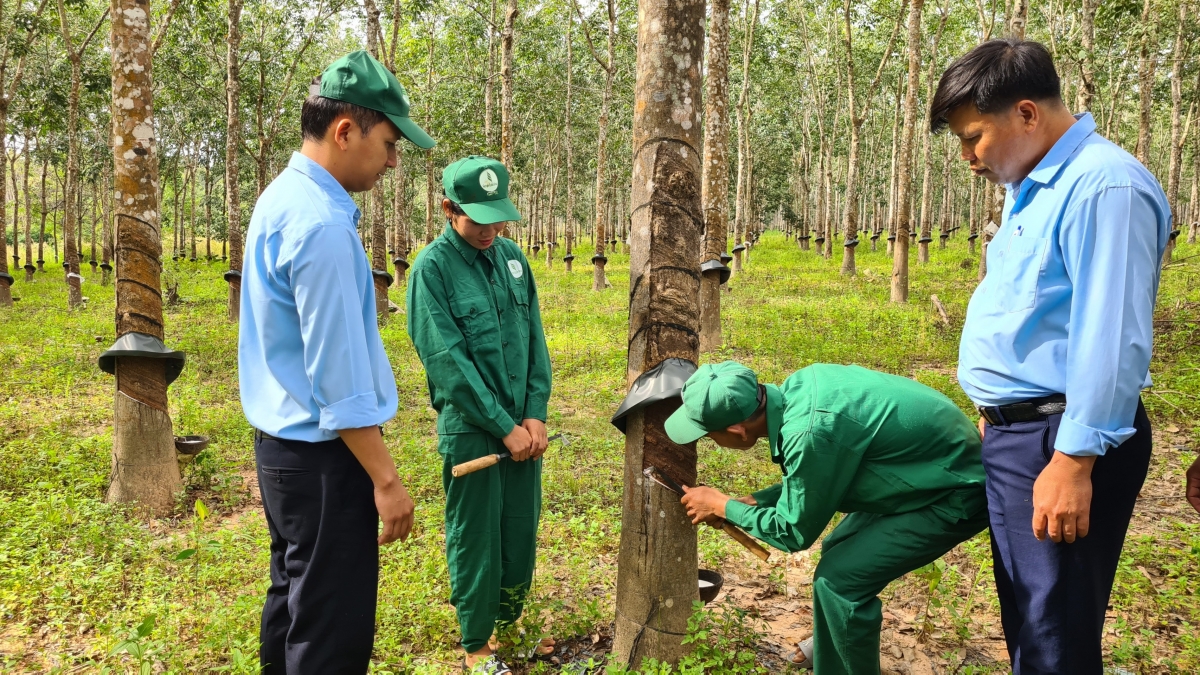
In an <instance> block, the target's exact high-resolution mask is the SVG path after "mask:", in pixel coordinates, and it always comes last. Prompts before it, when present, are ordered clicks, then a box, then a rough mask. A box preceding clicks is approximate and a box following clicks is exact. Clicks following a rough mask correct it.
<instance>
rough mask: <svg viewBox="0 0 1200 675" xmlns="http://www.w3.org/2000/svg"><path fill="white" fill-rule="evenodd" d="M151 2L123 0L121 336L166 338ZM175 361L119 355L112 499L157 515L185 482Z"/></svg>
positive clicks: (119, 25) (115, 52)
mask: <svg viewBox="0 0 1200 675" xmlns="http://www.w3.org/2000/svg"><path fill="white" fill-rule="evenodd" d="M147 10H148V5H147V4H146V2H145V0H140V1H139V0H113V15H114V16H115V17H118V20H116V21H113V22H112V24H111V25H112V37H111V42H110V44H111V49H112V97H113V99H112V107H111V108H110V109H111V110H112V124H113V190H114V193H115V194H117V195H119V198H117V199H116V200H115V207H116V221H117V247H116V249H117V250H116V253H117V284H116V304H117V336H118V337H119V336H122V335H125V334H126V333H130V332H139V333H146V334H149V335H153V336H154V337H157V338H158V339H160V340H161V339H163V315H162V296H161V293H160V290H159V288H160V287H159V275H160V273H161V271H162V262H161V261H160V259H159V256H160V254H161V251H162V242H161V240H160V238H159V237H160V232H159V213H158V208H159V204H158V189H157V186H158V157H157V155H156V154H155V147H154V146H155V143H154V120H153V117H152V110H153V100H152V92H153V91H154V88H153V85H152V83H151V77H150V65H151V63H150V62H151V58H150V50H149V45H150V19H149V16H148V13H147ZM165 363H166V362H165V361H163V360H162V359H146V358H141V357H119V358H118V359H117V362H116V376H117V391H116V399H115V402H114V415H113V462H112V482H111V483H110V484H109V487H108V496H107V500H108V501H109V502H137V503H138V504H139V505H141V506H142V507H144V508H146V509H148V510H149V511H150V512H151V513H153V514H156V515H162V514H166V513H169V512H170V511H171V510H172V507H173V506H174V502H175V494H176V493H177V492H178V491H179V490H180V488H181V487H182V481H181V480H180V476H179V465H178V464H177V463H176V461H175V444H174V440H173V438H172V433H171V417H170V415H169V414H168V412H167V379H166V370H165V366H164V364H165Z"/></svg>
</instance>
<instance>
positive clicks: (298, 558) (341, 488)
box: [254, 438, 379, 675]
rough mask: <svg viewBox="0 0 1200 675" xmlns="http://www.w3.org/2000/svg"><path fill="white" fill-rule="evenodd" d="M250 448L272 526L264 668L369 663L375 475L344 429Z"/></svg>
mask: <svg viewBox="0 0 1200 675" xmlns="http://www.w3.org/2000/svg"><path fill="white" fill-rule="evenodd" d="M254 455H255V460H256V463H257V464H258V486H259V490H260V491H261V492H262V501H263V510H264V511H265V512H266V515H267V529H268V530H269V531H270V533H271V586H270V587H269V588H268V589H267V599H266V603H265V604H264V605H263V613H262V626H261V629H260V633H259V639H260V640H261V647H260V652H259V657H260V660H261V663H262V672H263V673H265V674H267V675H302V674H307V673H314V674H316V673H320V674H322V675H325V674H337V675H360V674H361V673H365V672H367V667H368V665H369V663H370V660H371V649H372V647H373V645H374V642H375V596H376V587H377V586H378V581H379V545H378V543H377V540H376V538H377V537H378V529H379V513H378V512H377V511H376V510H375V491H374V486H373V485H372V483H371V478H370V476H368V475H367V472H366V470H365V469H363V467H362V465H361V464H359V463H358V459H357V458H355V457H354V454H353V453H351V452H350V448H348V447H346V444H345V443H344V442H343V441H341V440H340V439H339V440H334V441H327V442H324V443H305V442H302V441H285V440H279V439H268V438H257V439H256V440H255V443H254Z"/></svg>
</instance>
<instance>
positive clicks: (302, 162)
mask: <svg viewBox="0 0 1200 675" xmlns="http://www.w3.org/2000/svg"><path fill="white" fill-rule="evenodd" d="M288 168H289V169H295V170H296V171H299V172H300V173H302V174H304V175H305V176H308V178H309V179H310V180H311V181H312V182H314V183H316V184H317V187H318V188H320V189H321V191H322V192H324V193H325V195H326V196H327V197H329V199H330V201H331V202H333V205H334V206H335V207H337V208H339V209H341V210H342V211H344V212H346V213H347V214H349V216H350V218H351V219H352V220H353V221H354V225H355V226H356V227H357V226H358V219H359V217H360V216H361V215H362V212H361V211H359V210H358V204H355V203H354V198H353V197H351V196H350V193H349V192H346V188H344V187H342V184H341V183H339V182H337V179H335V178H334V177H333V174H331V173H329V172H328V171H326V170H325V167H323V166H321V165H320V164H317V163H316V162H314V161H313V160H312V159H310V158H308V157H306V156H304V155H302V154H300V153H299V152H293V153H292V158H291V159H290V160H288Z"/></svg>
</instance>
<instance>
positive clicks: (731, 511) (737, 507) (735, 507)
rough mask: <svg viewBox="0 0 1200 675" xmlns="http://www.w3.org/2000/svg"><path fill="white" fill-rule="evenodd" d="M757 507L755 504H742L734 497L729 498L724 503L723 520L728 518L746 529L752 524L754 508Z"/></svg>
mask: <svg viewBox="0 0 1200 675" xmlns="http://www.w3.org/2000/svg"><path fill="white" fill-rule="evenodd" d="M768 489H770V488H768ZM756 499H757V498H756ZM757 508H758V507H757V506H750V505H749V504H743V503H741V502H739V501H738V500H736V499H730V500H729V501H728V502H727V503H726V504H725V520H728V521H729V522H731V523H733V524H734V525H737V526H738V527H740V528H742V529H743V530H748V529H750V528H751V527H752V526H753V525H754V515H753V514H754V510H755V509H757Z"/></svg>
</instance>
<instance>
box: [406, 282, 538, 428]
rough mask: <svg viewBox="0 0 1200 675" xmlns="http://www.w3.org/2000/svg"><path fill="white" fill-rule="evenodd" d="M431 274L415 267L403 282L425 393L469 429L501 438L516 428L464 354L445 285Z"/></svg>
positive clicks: (409, 326)
mask: <svg viewBox="0 0 1200 675" xmlns="http://www.w3.org/2000/svg"><path fill="white" fill-rule="evenodd" d="M434 269H435V268H433V267H432V266H421V267H418V268H417V269H416V270H415V271H414V272H413V274H412V277H411V278H410V279H409V282H408V284H409V286H408V335H409V337H410V338H411V339H412V341H413V346H414V347H416V350H417V356H419V357H420V359H421V363H423V364H424V365H425V372H426V375H427V376H428V378H429V381H430V388H429V390H430V393H431V394H432V395H435V396H437V397H438V398H443V399H444V400H445V402H449V403H451V404H453V405H454V407H455V408H456V409H458V411H459V412H460V413H462V416H463V419H465V420H466V421H467V422H469V423H470V424H473V425H475V426H477V427H480V428H481V429H483V430H485V431H487V432H488V433H490V434H491V435H492V436H495V437H496V438H504V437H505V436H507V435H508V434H509V432H511V431H512V430H513V427H515V426H516V423H515V422H513V419H512V416H510V415H509V414H508V413H507V412H505V410H504V406H502V405H500V401H498V400H497V399H496V395H495V394H493V393H492V391H491V390H490V389H488V388H487V385H485V384H484V381H483V376H482V375H480V374H479V369H478V368H476V366H475V363H474V362H473V361H472V360H471V355H470V354H469V353H467V347H466V339H465V338H464V337H463V334H462V331H461V330H459V328H458V325H457V324H455V323H454V318H453V317H452V316H451V314H450V309H449V305H448V304H447V299H446V292H445V284H444V282H443V280H442V279H441V277H439V276H438V275H437V273H436V272H435V271H434ZM435 383H436V386H435ZM435 391H436V394H434V392H435ZM437 403H439V401H434V404H435V406H436V405H437Z"/></svg>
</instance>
